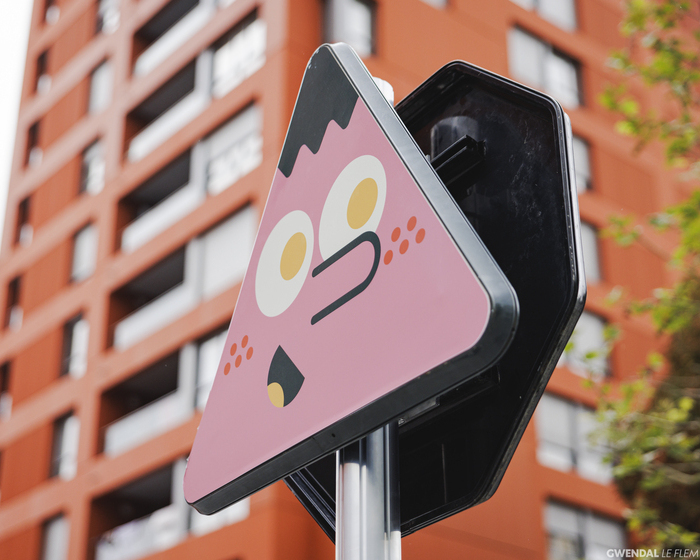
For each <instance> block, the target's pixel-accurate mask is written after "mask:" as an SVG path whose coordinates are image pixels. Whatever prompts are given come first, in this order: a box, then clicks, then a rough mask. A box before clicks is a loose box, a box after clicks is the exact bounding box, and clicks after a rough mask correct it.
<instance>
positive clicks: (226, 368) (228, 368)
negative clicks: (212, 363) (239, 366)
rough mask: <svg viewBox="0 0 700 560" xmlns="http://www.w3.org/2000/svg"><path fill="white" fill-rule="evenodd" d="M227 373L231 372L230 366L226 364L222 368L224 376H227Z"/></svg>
mask: <svg viewBox="0 0 700 560" xmlns="http://www.w3.org/2000/svg"><path fill="white" fill-rule="evenodd" d="M229 371H231V364H226V365H225V366H224V375H228V372H229Z"/></svg>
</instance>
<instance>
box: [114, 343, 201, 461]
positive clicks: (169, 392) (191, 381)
mask: <svg viewBox="0 0 700 560" xmlns="http://www.w3.org/2000/svg"><path fill="white" fill-rule="evenodd" d="M196 366H197V358H196V348H195V346H194V345H193V344H187V345H185V346H183V347H182V348H180V350H178V351H177V352H174V353H172V354H170V355H168V356H166V357H165V358H162V359H160V360H158V361H157V362H156V363H154V364H151V365H149V366H148V367H146V368H145V369H143V370H141V371H139V372H138V373H136V374H135V375H132V376H131V377H129V378H128V379H126V380H125V381H122V382H121V383H120V384H119V385H117V386H115V387H112V388H111V389H109V390H108V391H106V392H105V393H104V394H103V395H102V408H103V415H102V418H103V421H104V422H105V423H104V425H103V426H102V429H103V445H102V451H103V452H104V454H105V455H108V456H111V457H113V456H116V455H119V454H121V453H125V452H126V451H128V450H130V449H133V448H135V447H137V446H139V445H142V444H144V443H145V442H147V441H148V440H151V439H153V438H156V437H158V436H160V435H161V434H164V433H165V432H167V431H169V430H171V429H173V428H175V427H176V426H179V425H180V424H182V423H183V422H185V421H186V420H187V419H188V418H190V417H191V416H192V414H193V412H194V400H195V399H194V391H195V375H196V371H195V369H196ZM106 415H109V416H106Z"/></svg>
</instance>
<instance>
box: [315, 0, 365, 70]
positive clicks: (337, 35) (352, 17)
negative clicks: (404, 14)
mask: <svg viewBox="0 0 700 560" xmlns="http://www.w3.org/2000/svg"><path fill="white" fill-rule="evenodd" d="M325 40H326V41H327V42H329V43H337V42H339V41H342V42H344V43H347V44H348V45H350V46H351V47H352V48H354V49H355V51H356V52H357V54H358V55H359V56H361V57H366V56H370V55H371V54H372V53H373V52H374V47H375V44H374V3H373V2H369V1H366V0H326V10H325Z"/></svg>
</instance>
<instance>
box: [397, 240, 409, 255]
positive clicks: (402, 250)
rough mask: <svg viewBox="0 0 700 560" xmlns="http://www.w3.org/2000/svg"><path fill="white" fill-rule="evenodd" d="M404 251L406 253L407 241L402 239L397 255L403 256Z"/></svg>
mask: <svg viewBox="0 0 700 560" xmlns="http://www.w3.org/2000/svg"><path fill="white" fill-rule="evenodd" d="M406 251H408V239H404V240H403V241H402V242H401V247H399V253H401V254H402V255H403V254H404V253H405V252H406Z"/></svg>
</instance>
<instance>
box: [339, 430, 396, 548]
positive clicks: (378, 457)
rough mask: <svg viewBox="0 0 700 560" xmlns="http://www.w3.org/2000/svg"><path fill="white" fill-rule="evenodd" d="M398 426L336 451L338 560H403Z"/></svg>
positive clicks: (379, 431) (380, 431) (377, 432)
mask: <svg viewBox="0 0 700 560" xmlns="http://www.w3.org/2000/svg"><path fill="white" fill-rule="evenodd" d="M398 459H399V457H398V425H397V424H396V423H392V424H390V425H387V426H384V427H383V428H380V429H379V430H377V431H375V432H372V433H371V434H369V435H368V436H367V437H365V438H363V439H361V440H360V441H358V442H355V443H353V444H351V445H348V446H347V447H345V448H343V449H341V450H340V451H337V452H336V502H335V503H336V526H335V531H336V533H335V558H336V560H401V518H400V511H399V506H400V503H399V477H398V463H399V462H398Z"/></svg>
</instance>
